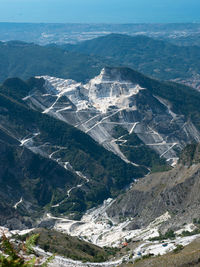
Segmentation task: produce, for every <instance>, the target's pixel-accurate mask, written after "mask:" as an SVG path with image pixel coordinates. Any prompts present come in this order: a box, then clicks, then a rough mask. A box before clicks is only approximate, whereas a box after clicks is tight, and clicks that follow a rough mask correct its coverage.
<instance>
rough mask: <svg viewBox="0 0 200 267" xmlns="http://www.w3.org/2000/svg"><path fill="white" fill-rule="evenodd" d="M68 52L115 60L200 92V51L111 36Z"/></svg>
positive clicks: (91, 41)
mask: <svg viewBox="0 0 200 267" xmlns="http://www.w3.org/2000/svg"><path fill="white" fill-rule="evenodd" d="M66 49H70V50H72V51H76V52H81V53H85V54H89V55H93V56H101V57H103V58H106V59H108V60H111V61H112V60H115V61H117V62H118V63H119V64H121V65H123V66H126V67H130V68H133V69H135V70H138V71H140V72H142V73H144V74H146V75H148V76H151V77H154V78H157V79H161V80H175V81H177V82H181V83H184V84H186V85H190V86H193V87H195V88H196V89H200V79H199V68H200V65H199V62H200V60H199V59H200V48H199V47H197V46H186V47H184V46H176V45H174V44H171V43H168V42H167V41H162V40H156V39H153V38H149V37H147V36H142V35H140V36H128V35H123V34H109V35H106V36H102V37H98V38H96V39H92V40H88V41H84V42H80V43H78V44H76V45H74V46H71V45H66Z"/></svg>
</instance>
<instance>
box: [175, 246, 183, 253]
mask: <svg viewBox="0 0 200 267" xmlns="http://www.w3.org/2000/svg"><path fill="white" fill-rule="evenodd" d="M183 249H184V246H183V245H177V246H176V248H175V249H174V250H173V252H174V253H179V252H180V251H181V250H183Z"/></svg>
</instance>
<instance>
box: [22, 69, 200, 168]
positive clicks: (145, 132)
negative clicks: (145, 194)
mask: <svg viewBox="0 0 200 267" xmlns="http://www.w3.org/2000/svg"><path fill="white" fill-rule="evenodd" d="M133 75H134V72H133ZM43 78H44V79H45V89H46V93H44V92H41V91H38V90H33V91H32V92H30V94H29V95H28V96H27V97H25V98H24V101H26V103H28V104H29V105H30V106H31V107H32V108H35V109H37V110H40V111H42V112H43V113H47V114H49V115H51V116H54V117H56V118H58V119H60V120H63V121H65V122H67V123H69V124H71V125H73V126H75V127H77V128H79V129H80V130H82V131H84V132H85V133H87V134H89V135H90V136H91V137H92V138H94V139H95V140H96V141H98V142H99V143H100V144H102V145H103V146H104V147H105V148H107V149H108V150H111V151H112V152H114V153H115V154H117V155H118V156H120V157H121V158H122V159H123V160H125V161H127V162H129V160H128V159H127V157H126V156H125V155H124V154H123V153H122V149H121V148H122V146H125V145H126V141H127V138H126V137H124V136H120V137H118V138H116V137H115V136H114V134H113V130H114V128H115V127H119V126H120V127H123V128H124V129H125V130H126V131H127V134H128V135H130V134H132V133H135V134H137V136H138V137H139V138H140V139H141V140H142V141H143V142H144V143H145V144H146V145H147V146H148V147H150V148H152V149H153V150H155V151H156V152H157V153H158V154H159V155H160V157H161V158H165V159H167V160H168V162H169V163H170V164H172V165H173V164H176V162H177V158H178V157H177V151H180V150H181V149H182V148H183V147H184V146H185V145H186V144H187V143H190V142H192V141H200V134H199V132H198V131H197V129H196V128H195V127H194V125H193V124H192V123H191V122H189V121H186V119H185V118H184V116H182V115H178V114H175V113H174V112H173V111H172V110H171V106H170V103H168V102H167V101H166V100H165V99H162V98H160V97H158V96H155V95H152V94H151V92H150V91H149V90H148V88H143V87H142V86H140V83H138V81H137V82H135V83H134V82H133V80H134V77H133V79H132V81H130V79H129V77H128V76H126V71H125V70H124V69H117V68H104V69H103V70H102V71H101V73H100V75H99V76H97V77H95V78H94V79H92V80H90V81H89V82H88V83H87V84H82V83H76V82H75V81H73V80H63V79H59V78H54V77H49V76H44V77H43ZM123 137H124V138H123ZM133 163H134V162H133Z"/></svg>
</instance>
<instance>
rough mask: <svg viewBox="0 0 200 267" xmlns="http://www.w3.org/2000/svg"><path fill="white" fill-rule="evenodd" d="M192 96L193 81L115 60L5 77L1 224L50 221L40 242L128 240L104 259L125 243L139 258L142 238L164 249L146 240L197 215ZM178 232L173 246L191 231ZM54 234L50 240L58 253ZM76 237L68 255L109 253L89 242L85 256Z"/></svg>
mask: <svg viewBox="0 0 200 267" xmlns="http://www.w3.org/2000/svg"><path fill="white" fill-rule="evenodd" d="M199 103H200V93H199V92H198V91H196V90H194V89H192V88H190V87H186V86H184V85H180V84H176V83H172V82H160V81H157V80H154V79H151V78H148V77H146V76H144V75H143V74H141V73H138V72H136V71H134V70H132V69H129V68H122V67H120V68H116V67H115V68H114V67H105V68H103V69H102V70H101V72H100V73H99V74H98V75H97V76H95V77H93V78H92V79H90V80H89V81H87V82H77V81H75V80H72V79H62V78H56V77H51V76H37V77H32V78H29V79H28V80H26V81H23V80H21V79H19V78H11V79H7V80H5V82H4V83H3V84H2V85H1V86H0V157H1V162H0V197H1V203H0V225H1V226H4V227H8V228H10V229H16V228H17V229H22V230H23V229H25V228H32V227H33V228H37V227H45V228H49V229H51V230H52V231H50V232H48V231H49V230H47V232H46V230H42V233H44V235H43V236H42V239H43V240H40V241H41V244H42V247H43V248H47V247H48V246H47V245H48V243H49V241H47V240H50V239H51V235H53V236H54V237H55V238H56V236H58V237H59V238H58V239H60V240H61V241H62V242H64V241H65V240H66V236H63V235H62V234H61V233H60V232H63V233H66V234H70V235H72V236H77V237H79V238H80V239H82V240H84V241H89V242H91V243H93V244H96V245H99V246H101V247H103V246H124V242H126V243H125V244H126V245H125V246H127V244H129V243H130V247H131V246H133V248H131V249H132V250H131V251H130V253H129V252H128V251H129V249H130V248H129V247H127V250H126V249H124V251H125V254H124V255H125V256H123V257H121V258H120V259H116V260H115V261H114V262H113V263H110V266H112V265H116V264H121V263H122V262H123V259H124V260H127V259H130V257H133V255H132V256H131V253H132V252H134V255H135V256H134V257H133V258H134V259H136V258H137V253H139V252H140V251H139V250H140V249H141V250H142V249H143V248H144V247H145V246H146V245H147V246H148V248H146V250H145V248H144V250H145V251H146V252H145V253H147V252H148V251H150V252H151V251H154V250H155V246H159V247H160V248H161V249H162V247H163V246H162V245H163V243H159V244H158V243H150V241H145V240H147V239H149V238H161V237H162V238H164V237H167V238H168V234H167V233H168V232H167V233H166V231H168V230H169V229H170V230H171V231H172V230H174V231H176V230H180V229H183V228H184V227H190V226H191V222H197V223H198V222H199V218H200V210H199V206H200V205H199V204H200V203H199V201H200V200H199V194H198V191H199V170H200V159H199V143H200V121H199V118H200V114H199V113H200V111H199ZM185 146H186V148H185V149H184V150H183V148H184V147H185ZM182 150H183V151H182ZM181 151H182V152H181ZM197 223H196V224H197ZM183 224H184V225H183ZM192 227H193V228H191V229H195V228H194V227H197V226H195V225H193V224H192ZM186 229H187V228H186ZM55 231H59V233H57V232H55ZM159 231H160V232H159ZM45 232H46V233H45ZM159 233H160V235H161V236H160V237H158V236H157V235H159ZM170 233H171V235H172V234H173V237H174V238H176V237H177V236H176V235H175V234H174V233H173V232H170ZM195 233H199V228H198V227H197V228H196V230H195ZM187 234H188V233H187ZM189 234H190V233H189ZM191 234H193V233H191ZM181 238H182V237H180V238H176V239H175V240H173V241H172V242H171V241H169V242H170V245H169V247H170V250H172V249H175V248H176V244H177V245H180V244H182V243H181V242H185V243H184V244H188V243H189V242H190V241H191V240H192V239H189V238H188V239H187V242H186V241H184V240H182V239H181ZM138 240H140V242H141V243H137V241H138ZM54 241H55V242H54V243H51V244H49V247H48V249H50V250H51V251H52V252H54V251H57V249H59V253H61V254H62V255H65V254H64V251H63V249H62V246H59V243H58V242H57V241H56V239H55V240H54ZM72 241H75V239H74V238H73V239H72ZM76 241H77V240H76ZM77 242H78V244H79V245H80V246H81V250H80V251H79V250H76V253H77V254H76V255H75V257H77V256H78V255H79V254H80V253H81V255H82V258H84V257H86V258H89V259H90V260H94V259H93V257H91V256H92V254H94V255H93V256H95V255H96V253H97V255H98V251H99V253H100V254H101V255H102V256H103V257H104V258H106V257H107V256H108V254H109V252H108V254H107V251H103V250H99V249H98V248H94V247H93V248H94V249H95V251H94V253H93V252H92V254H90V253H89V254H87V255H86V254H85V253H83V252H84V248H85V245H87V244H86V243H79V241H77ZM151 242H154V241H151ZM156 242H157V241H156ZM82 246H83V247H82ZM160 248H159V249H160ZM88 249H89V247H88ZM72 251H73V249H72ZM72 251H71V250H70V249H69V255H70V257H74V256H72V255H71V254H72ZM159 251H160V250H158V249H157V250H156V252H155V255H158V254H159ZM104 252H105V253H104ZM150 252H149V253H150ZM44 253H45V252H44ZM119 253H120V252H119ZM127 253H128V254H127ZM43 255H44V254H43ZM144 255H146V254H144ZM75 257H74V258H75ZM57 260H58V261H59V259H57ZM99 260H103V258H102V257H101V259H99ZM66 261H67V260H66ZM73 264H75V266H76V262H73ZM86 264H87V263H86ZM105 265H106V266H107V263H106V264H105ZM91 266H92V265H91Z"/></svg>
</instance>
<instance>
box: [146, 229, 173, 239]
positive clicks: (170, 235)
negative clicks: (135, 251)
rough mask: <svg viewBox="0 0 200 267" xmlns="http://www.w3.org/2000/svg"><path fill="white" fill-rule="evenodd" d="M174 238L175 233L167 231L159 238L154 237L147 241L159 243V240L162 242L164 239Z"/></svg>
mask: <svg viewBox="0 0 200 267" xmlns="http://www.w3.org/2000/svg"><path fill="white" fill-rule="evenodd" d="M175 237H176V235H175V233H174V231H173V230H169V231H167V232H166V233H165V234H161V233H160V234H159V236H155V237H152V238H150V239H149V240H150V241H157V240H158V241H161V240H164V239H174V238H175Z"/></svg>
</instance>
